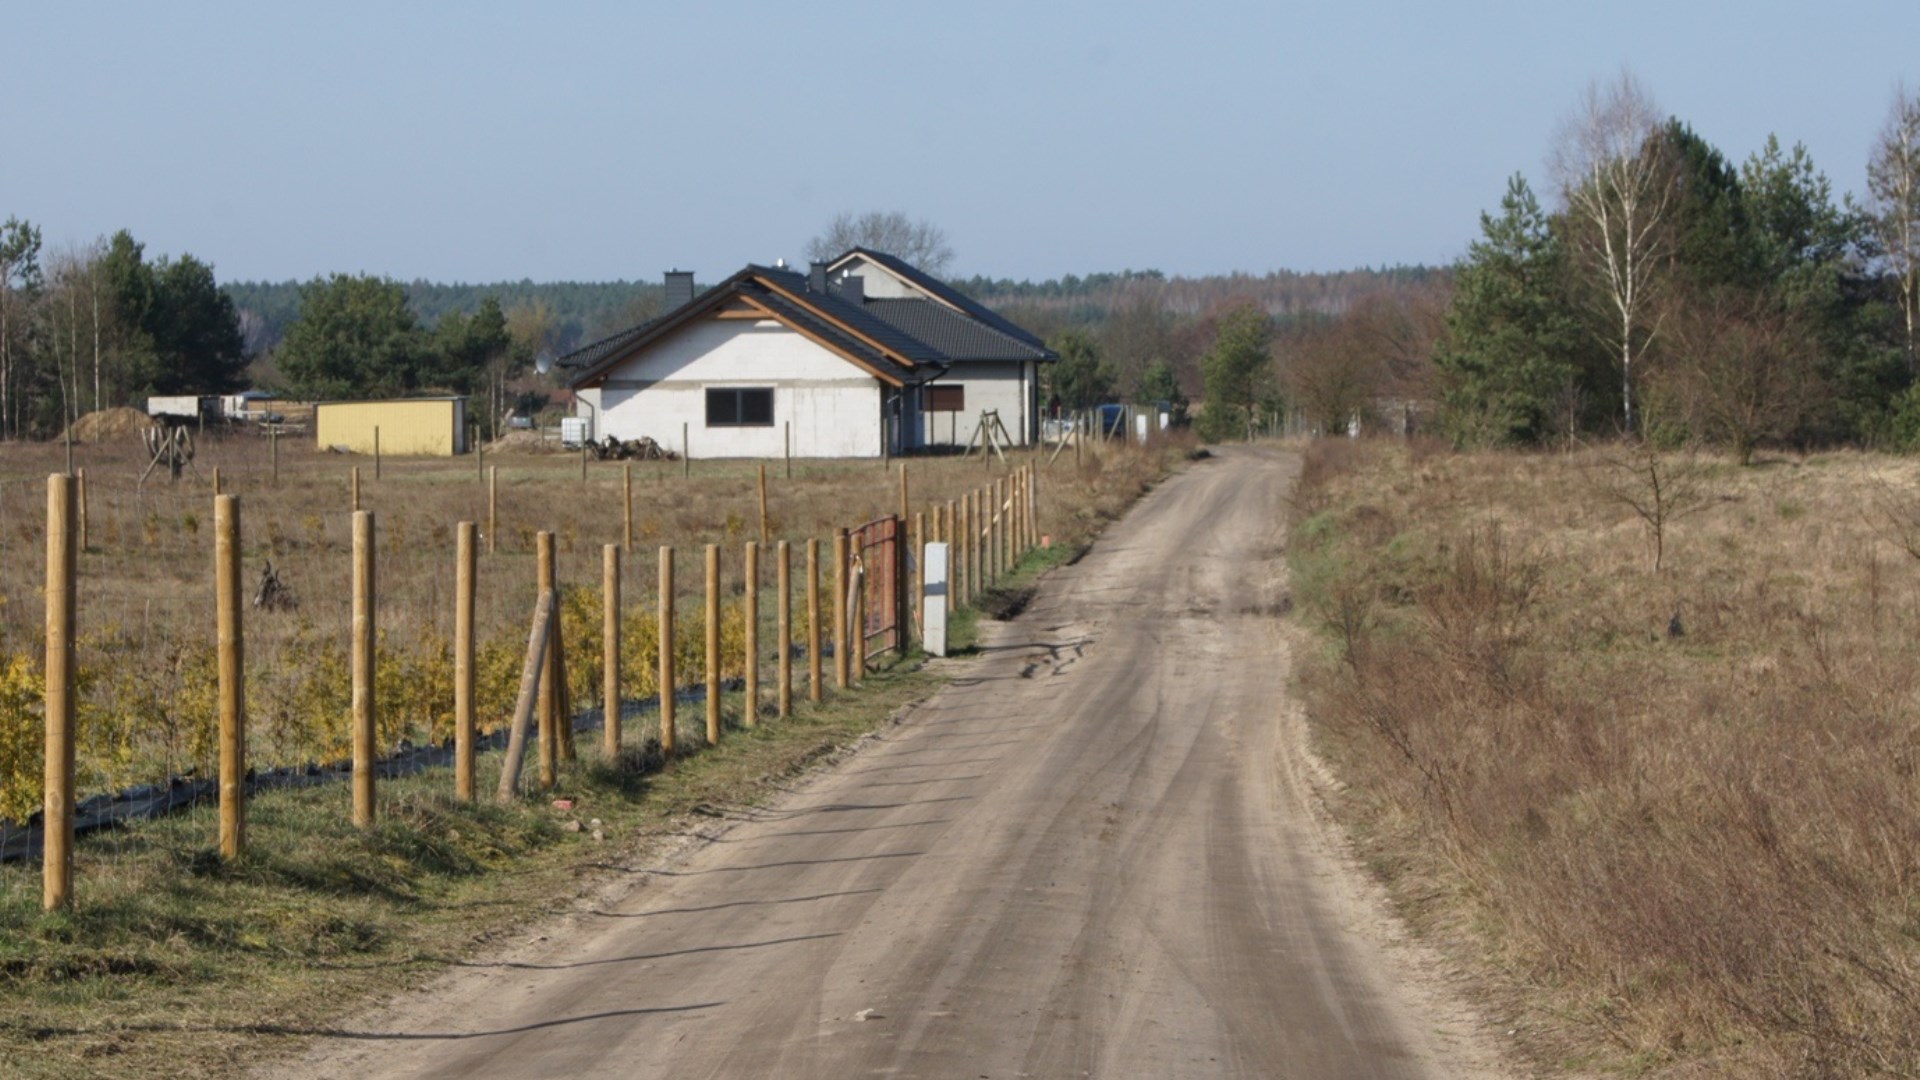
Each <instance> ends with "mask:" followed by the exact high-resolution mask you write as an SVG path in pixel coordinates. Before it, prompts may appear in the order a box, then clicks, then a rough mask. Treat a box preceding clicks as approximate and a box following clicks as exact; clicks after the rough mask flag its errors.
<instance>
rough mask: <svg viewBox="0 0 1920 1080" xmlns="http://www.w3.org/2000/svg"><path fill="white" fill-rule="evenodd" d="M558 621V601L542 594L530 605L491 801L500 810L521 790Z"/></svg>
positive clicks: (551, 596)
mask: <svg viewBox="0 0 1920 1080" xmlns="http://www.w3.org/2000/svg"><path fill="white" fill-rule="evenodd" d="M559 620H560V612H559V610H558V606H557V601H556V600H555V598H554V595H553V594H552V593H550V592H543V593H541V594H540V597H539V599H537V600H535V601H534V604H533V629H532V630H530V631H528V632H527V659H526V662H525V663H524V664H522V665H521V667H520V696H519V697H518V698H516V699H515V700H514V703H513V723H512V726H511V727H510V728H509V729H508V733H507V757H506V760H505V761H503V762H501V763H500V786H499V788H497V789H496V790H495V791H494V796H493V797H494V801H495V802H497V803H499V804H500V805H502V806H505V805H507V804H508V803H511V802H512V801H513V795H514V792H515V791H516V790H517V789H518V788H519V787H520V770H521V769H523V768H525V767H526V758H527V729H528V728H529V727H531V726H532V725H533V709H534V702H535V700H536V699H538V698H539V697H540V691H541V690H542V689H543V688H542V686H541V685H540V676H541V675H542V673H544V672H545V670H546V667H547V645H548V641H549V638H550V637H551V636H552V633H553V625H554V623H556V622H558V621H559Z"/></svg>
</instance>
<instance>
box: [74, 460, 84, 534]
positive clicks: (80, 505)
mask: <svg viewBox="0 0 1920 1080" xmlns="http://www.w3.org/2000/svg"><path fill="white" fill-rule="evenodd" d="M73 476H74V482H75V490H76V492H77V494H76V495H75V503H76V504H77V509H78V512H79V519H80V520H79V533H80V536H79V540H78V544H77V549H78V551H79V552H80V554H82V555H85V554H86V553H87V470H86V468H85V467H84V466H82V467H81V468H79V469H76V470H74V474H73Z"/></svg>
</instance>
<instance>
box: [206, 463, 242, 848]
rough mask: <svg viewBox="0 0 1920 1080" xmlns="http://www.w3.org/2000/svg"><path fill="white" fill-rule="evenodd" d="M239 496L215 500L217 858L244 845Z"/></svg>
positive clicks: (219, 497) (227, 496) (221, 496)
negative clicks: (217, 714) (218, 782)
mask: <svg viewBox="0 0 1920 1080" xmlns="http://www.w3.org/2000/svg"><path fill="white" fill-rule="evenodd" d="M240 588H241V586H240V500H239V499H238V498H236V497H234V496H232V495H216V496H215V497H214V500H213V593H214V612H215V614H214V623H215V631H214V632H215V640H216V642H217V643H218V648H219V653H220V658H219V672H220V675H219V678H220V857H221V858H223V859H229V860H231V859H237V858H239V857H240V852H241V851H242V850H243V849H245V848H246V846H247V712H246V709H247V705H246V702H247V684H246V667H245V638H244V636H243V634H244V631H243V629H242V625H241V622H240Z"/></svg>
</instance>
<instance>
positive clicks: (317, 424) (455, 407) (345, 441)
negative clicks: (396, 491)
mask: <svg viewBox="0 0 1920 1080" xmlns="http://www.w3.org/2000/svg"><path fill="white" fill-rule="evenodd" d="M313 431H314V440H315V442H317V443H318V444H319V447H320V449H322V450H326V449H330V448H338V449H341V450H345V451H347V452H349V453H354V454H371V453H373V452H374V448H375V445H376V442H377V444H378V447H379V450H380V452H381V453H382V454H408V455H414V456H420V457H451V456H453V455H454V454H464V453H466V452H467V399H466V398H463V397H437V398H398V399H394V400H391V401H323V402H320V403H319V404H317V405H315V406H314V407H313Z"/></svg>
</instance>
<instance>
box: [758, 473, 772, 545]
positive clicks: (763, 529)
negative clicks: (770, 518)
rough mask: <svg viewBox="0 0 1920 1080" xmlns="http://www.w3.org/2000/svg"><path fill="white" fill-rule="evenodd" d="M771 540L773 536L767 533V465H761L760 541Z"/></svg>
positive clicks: (766, 541) (767, 541)
mask: <svg viewBox="0 0 1920 1080" xmlns="http://www.w3.org/2000/svg"><path fill="white" fill-rule="evenodd" d="M771 540H772V537H770V536H769V535H768V534H767V467H766V466H765V465H761V466H760V542H761V543H763V544H765V543H769V542H771Z"/></svg>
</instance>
